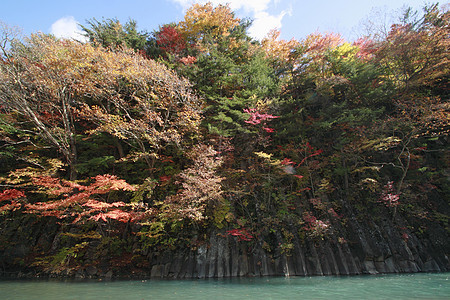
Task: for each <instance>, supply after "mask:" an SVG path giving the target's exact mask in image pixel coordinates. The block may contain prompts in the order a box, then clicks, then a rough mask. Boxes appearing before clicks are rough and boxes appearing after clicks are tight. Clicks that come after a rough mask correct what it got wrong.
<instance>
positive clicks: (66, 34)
mask: <svg viewBox="0 0 450 300" xmlns="http://www.w3.org/2000/svg"><path fill="white" fill-rule="evenodd" d="M50 33H51V34H53V35H55V36H56V37H58V38H65V39H75V40H78V41H85V40H86V37H84V36H83V35H82V32H81V29H80V27H79V26H78V22H77V21H76V20H75V18H74V17H72V16H68V17H64V18H61V19H59V20H57V21H56V22H55V23H53V24H52V26H51V27H50Z"/></svg>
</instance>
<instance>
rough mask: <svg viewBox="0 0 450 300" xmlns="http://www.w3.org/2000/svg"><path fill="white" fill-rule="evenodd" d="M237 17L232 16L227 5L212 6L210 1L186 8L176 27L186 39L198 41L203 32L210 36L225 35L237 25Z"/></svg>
mask: <svg viewBox="0 0 450 300" xmlns="http://www.w3.org/2000/svg"><path fill="white" fill-rule="evenodd" d="M239 22H240V19H239V18H236V17H235V16H234V13H233V11H232V10H231V9H230V7H229V5H218V6H216V7H214V6H213V4H212V3H211V2H208V3H206V4H204V5H202V4H194V5H193V6H192V7H191V8H189V9H188V11H187V12H186V14H185V16H184V20H183V21H181V22H180V23H179V24H178V29H179V32H180V33H181V35H183V36H184V37H185V38H186V39H187V40H188V41H193V42H196V41H200V40H202V38H203V37H204V36H205V34H210V35H212V37H214V38H217V37H225V36H228V35H230V32H231V30H232V29H233V28H234V27H236V26H238V25H239Z"/></svg>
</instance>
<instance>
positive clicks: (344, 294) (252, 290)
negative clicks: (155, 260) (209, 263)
mask: <svg viewBox="0 0 450 300" xmlns="http://www.w3.org/2000/svg"><path fill="white" fill-rule="evenodd" d="M449 278H450V273H416V274H401V275H392V274H389V275H363V276H327V277H262V278H261V277H258V278H231V279H228V278H227V279H198V280H112V281H98V280H43V279H35V280H0V299H28V300H30V299H46V300H51V299H59V300H64V299H183V300H184V299H196V300H201V299H208V300H219V299H258V300H267V299H333V300H337V299H396V300H398V299H450V280H449Z"/></svg>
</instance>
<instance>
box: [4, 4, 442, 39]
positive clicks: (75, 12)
mask: <svg viewBox="0 0 450 300" xmlns="http://www.w3.org/2000/svg"><path fill="white" fill-rule="evenodd" d="M0 1H1V2H3V3H2V9H1V10H0V21H2V22H3V23H6V24H7V25H8V26H18V27H20V28H21V29H22V32H23V33H24V34H25V35H29V34H31V33H35V32H43V33H52V34H54V35H56V36H57V37H65V38H77V39H80V35H79V33H80V32H81V31H80V27H79V25H78V24H83V25H86V24H87V22H86V21H87V20H89V19H92V18H95V19H97V20H99V21H101V20H102V19H108V18H116V19H118V20H119V21H121V22H122V23H125V22H127V21H128V20H130V19H133V20H135V21H136V22H137V25H138V30H145V31H148V32H152V31H154V30H158V28H159V26H161V25H164V24H167V23H171V22H179V21H181V20H182V19H183V16H184V13H185V12H186V9H187V8H189V7H190V5H191V4H192V2H199V3H205V2H207V1H202V0H195V1H193V0H127V1H124V0H76V1H75V0H57V1H55V0H39V1H36V0H0ZM211 2H212V3H213V4H218V3H222V4H225V3H229V5H230V7H231V8H232V9H233V10H234V11H235V12H236V16H237V17H239V18H250V19H252V20H253V25H252V27H250V29H249V34H250V35H251V36H252V37H253V38H255V39H259V40H261V39H262V38H263V37H264V36H265V35H266V34H267V33H268V32H269V30H271V29H274V28H276V29H279V30H280V31H281V38H282V39H286V40H290V39H291V38H294V39H297V40H302V39H303V38H305V37H306V36H307V35H308V34H311V33H315V32H322V33H324V32H335V33H340V34H341V35H342V36H343V37H344V38H345V39H347V40H348V41H352V40H355V39H356V38H358V37H359V36H361V35H362V34H364V28H365V26H364V24H367V22H366V21H365V20H367V19H368V18H370V17H371V19H376V20H375V22H382V23H383V22H388V23H392V22H393V20H391V19H392V17H389V16H392V15H394V14H395V13H396V12H397V13H398V12H399V11H400V10H401V9H402V7H405V6H411V7H412V8H414V9H417V10H420V9H421V7H423V6H424V4H425V3H428V2H430V1H425V0H225V1H222V0H211ZM441 3H448V2H442V1H441Z"/></svg>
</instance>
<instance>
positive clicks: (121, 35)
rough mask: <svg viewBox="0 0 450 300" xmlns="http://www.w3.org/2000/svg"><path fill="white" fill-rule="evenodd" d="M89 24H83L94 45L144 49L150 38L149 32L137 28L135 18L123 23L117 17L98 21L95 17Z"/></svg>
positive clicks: (85, 34)
mask: <svg viewBox="0 0 450 300" xmlns="http://www.w3.org/2000/svg"><path fill="white" fill-rule="evenodd" d="M87 24H88V25H86V26H84V25H81V29H82V30H83V31H84V36H85V37H87V38H88V39H89V42H90V43H92V44H93V45H97V46H99V45H101V46H102V47H104V48H117V47H121V46H126V47H129V48H132V49H134V50H144V49H145V47H146V44H147V40H148V38H149V34H148V33H146V32H143V31H140V32H139V31H138V30H137V23H136V21H135V20H129V21H128V22H126V23H125V24H124V25H122V24H121V23H120V22H119V20H117V19H106V20H105V19H103V20H102V21H98V20H96V19H95V18H93V19H90V20H87Z"/></svg>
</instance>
